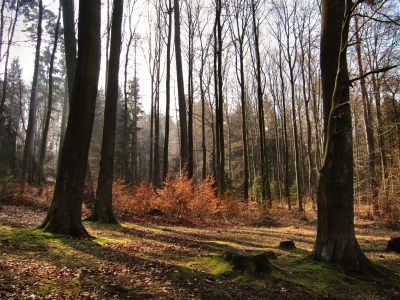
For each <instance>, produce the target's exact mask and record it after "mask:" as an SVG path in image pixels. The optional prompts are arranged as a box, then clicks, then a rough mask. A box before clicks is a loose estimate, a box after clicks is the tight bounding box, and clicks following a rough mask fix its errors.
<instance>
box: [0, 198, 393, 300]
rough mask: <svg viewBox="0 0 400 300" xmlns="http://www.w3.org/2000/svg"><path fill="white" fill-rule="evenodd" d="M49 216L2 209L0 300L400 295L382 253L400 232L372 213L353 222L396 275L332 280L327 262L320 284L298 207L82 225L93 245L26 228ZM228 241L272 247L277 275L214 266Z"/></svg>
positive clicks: (309, 225) (310, 236)
mask: <svg viewBox="0 0 400 300" xmlns="http://www.w3.org/2000/svg"><path fill="white" fill-rule="evenodd" d="M45 213H46V212H45V211H43V210H35V209H32V208H28V207H23V206H9V205H3V206H1V209H0V231H1V232H0V298H4V299H112V298H114V299H400V287H399V286H398V285H397V286H396V280H397V283H399V282H400V279H399V276H398V274H400V254H396V253H394V252H386V250H385V249H386V244H387V241H388V240H389V239H390V238H391V237H392V236H396V235H399V232H398V231H395V230H391V229H387V228H386V227H385V226H383V225H382V224H376V223H374V222H372V221H369V220H366V219H361V218H359V219H357V238H358V240H359V243H360V245H361V247H362V249H363V250H364V251H365V252H366V254H367V256H368V257H369V258H370V259H371V260H373V261H374V262H376V263H379V264H380V265H383V266H386V267H388V268H391V269H392V270H394V272H395V273H397V275H396V274H394V275H392V276H391V279H390V282H389V281H388V282H386V278H383V279H381V278H376V279H374V278H364V277H362V278H357V277H352V276H346V275H343V276H342V277H340V278H336V277H335V276H337V273H332V275H331V277H332V278H326V277H329V271H330V270H331V269H329V267H326V268H325V267H322V270H323V269H324V268H325V269H326V271H324V274H325V273H327V274H328V276H325V275H323V274H320V276H321V282H322V284H325V282H327V283H326V286H322V287H320V286H319V287H318V288H317V283H316V282H315V281H318V278H319V277H318V276H319V275H318V274H315V272H317V271H318V270H320V269H315V270H313V269H312V263H310V262H307V259H306V257H307V255H308V254H309V253H310V251H311V250H312V246H313V242H314V239H315V231H316V228H315V226H316V222H315V214H314V213H311V212H310V213H308V215H307V218H304V216H301V215H299V214H297V213H296V212H287V211H285V210H279V209H274V210H273V211H271V213H270V215H269V218H266V219H265V220H264V221H263V222H262V223H259V224H253V226H238V225H234V224H223V225H221V226H218V227H213V228H207V227H206V228H193V227H187V226H177V225H173V226H172V225H171V222H168V220H162V219H161V218H160V217H157V216H151V217H149V219H146V220H136V222H135V223H134V224H122V226H102V225H97V224H92V223H85V227H86V228H87V229H88V231H89V233H90V234H91V235H93V236H95V237H97V239H95V240H93V241H91V240H87V241H80V240H73V239H65V238H61V237H57V236H51V235H49V234H44V233H41V232H40V231H38V230H31V229H25V228H33V227H35V226H37V225H39V224H40V223H41V221H43V219H44V217H45ZM283 240H292V241H294V243H295V245H296V248H295V249H293V250H284V249H281V248H279V247H278V245H279V243H280V242H281V241H283ZM24 241H26V242H24ZM228 246H229V247H235V248H238V249H243V250H247V251H249V250H265V251H273V252H275V253H276V254H277V256H278V259H277V260H276V261H275V260H274V261H271V262H272V264H273V265H274V266H276V269H275V270H276V271H275V272H276V274H277V275H268V274H265V275H261V276H260V277H257V278H255V277H252V276H248V275H247V274H245V273H240V272H237V271H227V272H225V273H224V272H222V273H218V272H216V267H215V268H213V266H212V263H210V262H212V261H213V259H216V258H218V257H219V255H220V254H222V253H223V252H224V251H225V249H226V248H227V247H228ZM216 261H217V260H216ZM217 263H218V262H217ZM296 264H297V265H299V268H297V267H296ZM319 267H320V266H319ZM306 268H309V269H306ZM332 270H333V272H336V271H337V270H336V269H332ZM335 270H336V271H335ZM323 276H325V277H324V278H322V277H323ZM308 277H309V280H310V281H309V284H308V283H307V278H308ZM393 280H394V281H393ZM393 282H394V283H393ZM314 284H315V286H314Z"/></svg>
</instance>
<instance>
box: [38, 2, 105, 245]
mask: <svg viewBox="0 0 400 300" xmlns="http://www.w3.org/2000/svg"><path fill="white" fill-rule="evenodd" d="M100 7H101V3H100V0H86V1H80V2H79V24H78V33H79V42H78V43H79V44H78V46H79V48H78V49H79V50H78V61H77V69H76V74H75V79H74V85H73V92H72V97H71V108H70V114H69V119H68V126H67V130H66V133H65V141H64V146H63V148H62V150H61V151H62V153H61V159H60V164H59V171H58V173H57V181H56V185H55V188H54V195H53V200H52V203H51V207H50V209H49V211H48V213H47V216H46V218H45V220H44V221H43V224H42V225H41V226H40V228H42V229H43V230H44V231H46V232H51V233H58V234H66V235H71V236H75V237H80V238H87V237H89V234H88V232H87V231H86V229H85V228H84V227H83V224H82V218H81V217H82V210H81V206H82V198H83V191H84V186H85V174H86V166H87V159H88V154H89V146H90V139H91V135H92V129H93V120H94V111H95V105H96V96H97V84H98V79H99V70H100V49H101V48H100Z"/></svg>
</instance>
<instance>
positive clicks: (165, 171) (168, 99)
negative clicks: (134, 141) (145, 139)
mask: <svg viewBox="0 0 400 300" xmlns="http://www.w3.org/2000/svg"><path fill="white" fill-rule="evenodd" d="M167 13H168V25H167V26H168V34H167V74H166V77H165V81H166V82H165V87H166V91H165V93H166V95H165V136H164V162H163V164H164V165H163V177H162V180H163V182H165V180H166V179H167V176H168V157H169V155H168V154H169V153H168V148H169V118H170V102H171V38H172V1H171V0H168V7H167Z"/></svg>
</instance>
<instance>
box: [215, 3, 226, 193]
mask: <svg viewBox="0 0 400 300" xmlns="http://www.w3.org/2000/svg"><path fill="white" fill-rule="evenodd" d="M221 14H222V0H216V14H215V29H214V30H215V33H214V34H215V47H216V49H215V56H216V57H215V68H216V70H215V73H216V74H215V76H216V79H215V81H216V86H215V89H216V104H215V106H216V112H215V124H216V143H217V169H218V170H217V172H218V173H217V174H218V180H217V182H218V189H219V193H220V194H221V195H223V194H224V193H225V142H224V108H223V106H224V95H223V93H224V91H223V77H222V68H223V67H222V51H223V49H222V22H221Z"/></svg>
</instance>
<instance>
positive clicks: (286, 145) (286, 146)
mask: <svg viewBox="0 0 400 300" xmlns="http://www.w3.org/2000/svg"><path fill="white" fill-rule="evenodd" d="M279 77H280V80H281V95H282V99H281V101H282V114H283V130H282V131H283V152H284V154H283V155H284V157H285V159H284V161H285V174H284V181H283V195H284V196H285V197H286V199H287V205H288V209H289V210H290V209H291V208H292V206H291V204H290V194H289V141H288V134H287V118H286V97H285V93H286V91H285V82H284V78H283V65H282V51H281V49H280V48H279Z"/></svg>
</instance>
